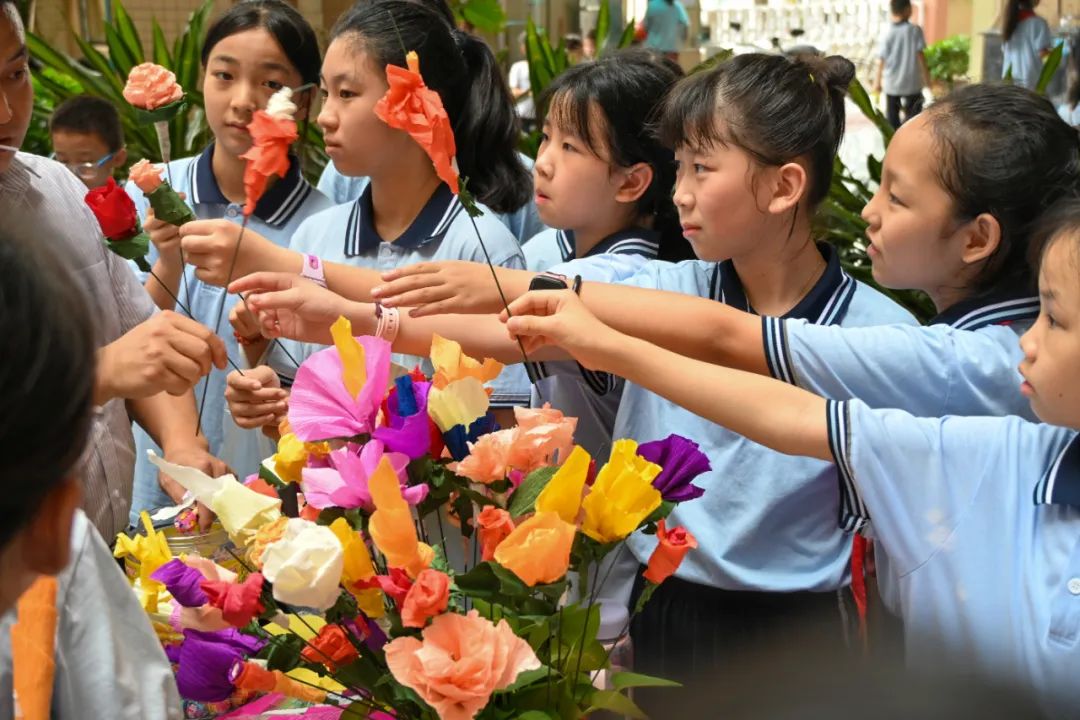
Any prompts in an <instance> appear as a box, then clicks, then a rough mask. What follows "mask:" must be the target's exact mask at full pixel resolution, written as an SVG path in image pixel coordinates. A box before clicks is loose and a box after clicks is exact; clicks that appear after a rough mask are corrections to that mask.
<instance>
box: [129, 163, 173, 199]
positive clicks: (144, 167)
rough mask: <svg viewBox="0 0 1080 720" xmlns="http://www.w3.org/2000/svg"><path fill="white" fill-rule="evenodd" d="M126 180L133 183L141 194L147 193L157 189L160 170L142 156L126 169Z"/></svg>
mask: <svg viewBox="0 0 1080 720" xmlns="http://www.w3.org/2000/svg"><path fill="white" fill-rule="evenodd" d="M128 180H131V182H133V183H135V187H137V188H139V190H140V191H141V192H142V194H143V195H149V194H150V193H152V192H154V191H155V190H157V189H158V188H159V187H160V186H161V183H162V182H164V180H162V178H161V170H160V169H159V168H158V167H157V166H156V165H154V164H153V163H152V162H150V161H149V160H147V159H146V158H143V159H142V160H140V161H139V162H137V163H135V164H134V165H132V166H131V168H130V169H129V170H128Z"/></svg>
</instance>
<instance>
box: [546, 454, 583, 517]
mask: <svg viewBox="0 0 1080 720" xmlns="http://www.w3.org/2000/svg"><path fill="white" fill-rule="evenodd" d="M591 461H592V458H591V457H590V456H589V453H587V452H586V451H585V450H584V448H582V447H581V446H580V445H575V446H574V449H573V451H571V453H570V457H568V458H566V462H564V463H563V464H562V467H560V468H559V469H558V470H557V471H556V472H555V474H554V475H553V476H552V477H551V480H550V481H548V484H547V486H546V487H545V488H544V489H543V490H542V491H541V492H540V496H539V497H537V498H536V511H537V512H554V513H558V514H559V517H561V518H562V519H563V520H564V521H565V522H568V523H574V524H576V523H577V517H578V513H579V512H580V511H581V493H582V491H583V490H584V489H585V481H586V480H587V479H588V477H589V463H590V462H591Z"/></svg>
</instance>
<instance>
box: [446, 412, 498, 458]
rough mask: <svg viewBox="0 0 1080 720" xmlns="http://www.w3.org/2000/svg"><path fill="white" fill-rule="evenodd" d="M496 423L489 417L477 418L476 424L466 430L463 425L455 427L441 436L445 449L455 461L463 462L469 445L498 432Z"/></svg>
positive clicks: (467, 454)
mask: <svg viewBox="0 0 1080 720" xmlns="http://www.w3.org/2000/svg"><path fill="white" fill-rule="evenodd" d="M498 427H499V425H498V423H496V422H495V418H494V417H492V416H491V415H484V417H482V418H477V420H476V422H474V423H473V424H472V425H470V426H469V429H468V430H466V429H465V426H464V425H455V426H454V427H452V428H450V429H449V430H448V431H446V432H444V433H443V435H442V438H443V440H444V441H445V442H446V449H447V450H448V451H449V452H450V456H451V457H452V458H454V459H455V460H457V461H461V460H464V459H465V458H467V457H468V456H469V443H474V442H476V441H478V440H479V439H480V438H481V437H483V436H484V435H487V434H488V433H491V432H495V431H497V430H498Z"/></svg>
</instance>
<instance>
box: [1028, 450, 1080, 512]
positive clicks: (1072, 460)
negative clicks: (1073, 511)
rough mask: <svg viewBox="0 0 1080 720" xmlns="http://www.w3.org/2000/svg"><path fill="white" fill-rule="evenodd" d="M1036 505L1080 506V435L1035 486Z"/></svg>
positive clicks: (1059, 455)
mask: <svg viewBox="0 0 1080 720" xmlns="http://www.w3.org/2000/svg"><path fill="white" fill-rule="evenodd" d="M1035 504H1036V505H1072V506H1073V507H1080V435H1076V436H1074V437H1073V439H1072V440H1071V441H1070V442H1069V444H1068V445H1066V446H1065V448H1064V449H1063V450H1062V451H1061V452H1060V453H1058V456H1057V458H1056V459H1055V460H1054V462H1053V463H1052V464H1051V465H1050V467H1049V468H1048V469H1047V471H1046V473H1045V474H1044V475H1043V478H1042V480H1040V481H1039V484H1038V485H1036V486H1035Z"/></svg>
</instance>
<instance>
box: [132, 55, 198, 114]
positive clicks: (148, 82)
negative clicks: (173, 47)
mask: <svg viewBox="0 0 1080 720" xmlns="http://www.w3.org/2000/svg"><path fill="white" fill-rule="evenodd" d="M182 97H184V89H183V88H182V87H180V84H179V83H178V82H177V81H176V75H175V74H174V73H173V72H172V71H170V70H167V69H166V68H163V67H162V66H160V65H156V64H154V63H148V62H147V63H141V64H139V65H136V66H135V67H133V68H131V72H129V73H128V77H127V82H126V83H125V85H124V99H125V100H127V101H128V102H129V103H131V104H132V105H133V106H135V107H137V108H139V109H140V110H157V109H158V108H161V107H165V106H166V105H172V104H173V103H175V102H178V101H179V100H180V99H181V98H182Z"/></svg>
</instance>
